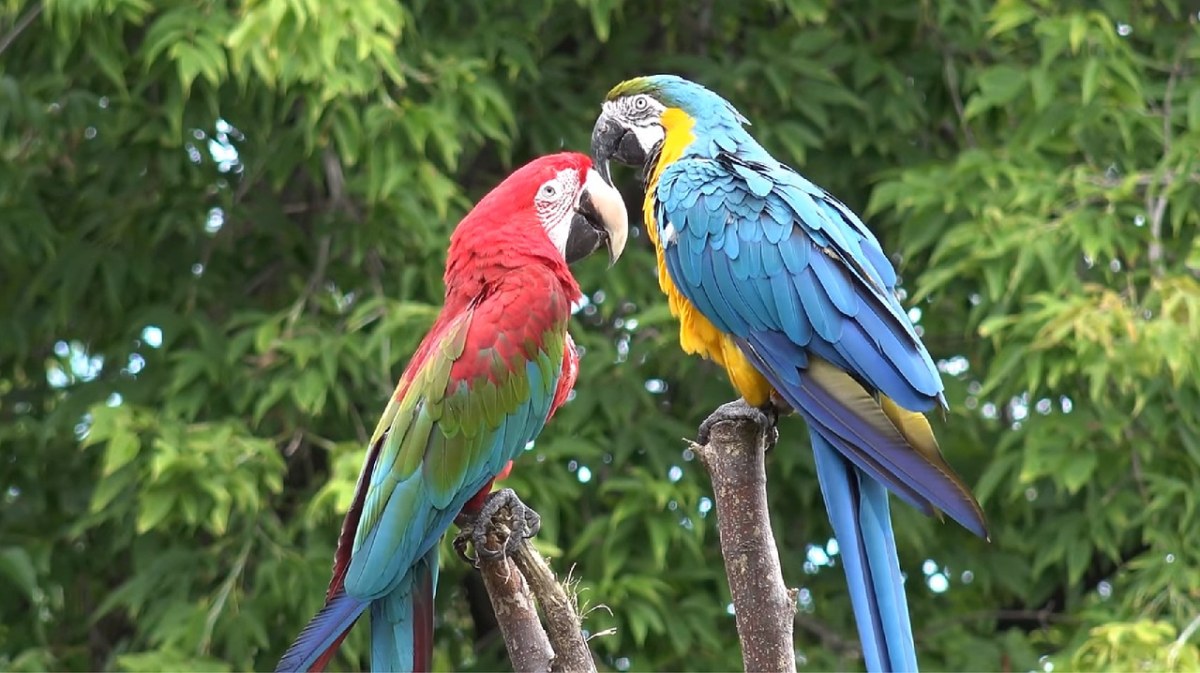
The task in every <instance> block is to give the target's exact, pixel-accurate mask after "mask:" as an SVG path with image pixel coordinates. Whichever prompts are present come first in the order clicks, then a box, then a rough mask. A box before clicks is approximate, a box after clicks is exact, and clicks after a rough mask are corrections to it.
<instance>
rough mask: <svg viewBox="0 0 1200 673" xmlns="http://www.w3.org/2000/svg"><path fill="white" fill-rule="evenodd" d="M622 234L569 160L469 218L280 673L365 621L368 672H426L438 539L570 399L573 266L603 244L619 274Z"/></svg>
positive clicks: (305, 665)
mask: <svg viewBox="0 0 1200 673" xmlns="http://www.w3.org/2000/svg"><path fill="white" fill-rule="evenodd" d="M627 235H628V222H627V214H626V210H625V204H624V201H623V200H622V199H621V195H620V193H619V192H617V190H616V189H614V188H613V187H612V186H611V185H609V184H608V183H607V182H606V181H605V180H603V179H601V177H600V175H599V174H598V173H597V172H596V171H595V170H594V169H593V168H592V166H591V160H590V159H589V158H588V157H587V155H584V154H579V153H573V152H564V153H560V154H554V155H550V156H544V157H541V158H538V159H535V160H534V161H532V162H530V163H528V164H526V165H525V166H523V167H521V168H520V169H518V170H517V171H516V172H514V173H513V174H512V175H510V176H509V177H508V178H506V179H505V180H504V181H503V182H501V183H500V184H499V185H498V186H497V187H496V188H495V189H493V190H492V191H491V192H490V193H489V194H487V195H486V196H484V197H483V198H482V199H481V200H480V201H479V203H478V204H476V206H475V207H474V208H473V209H472V210H471V212H470V213H468V214H467V215H466V217H464V218H463V219H462V221H461V222H460V223H459V224H458V226H457V227H456V228H455V231H454V233H453V234H452V235H451V237H450V251H449V256H448V258H447V261H446V271H445V283H446V294H445V303H444V306H443V307H442V310H441V312H440V313H439V314H438V317H437V318H436V319H435V320H434V323H433V326H432V327H431V328H430V330H429V333H428V334H427V335H426V336H425V338H424V339H423V340H422V341H421V344H420V345H419V346H418V348H417V350H416V352H415V353H414V354H413V356H412V359H411V360H410V361H409V363H408V366H407V367H406V368H405V370H404V373H403V374H402V375H401V376H400V382H399V384H398V385H397V386H396V390H395V392H394V393H393V395H392V397H391V399H390V400H389V401H388V404H387V406H386V408H385V409H384V412H383V416H382V417H381V418H380V419H379V423H378V425H377V426H376V427H375V432H374V433H373V434H372V436H371V441H370V444H369V449H368V451H367V455H366V459H365V461H364V462H363V467H362V472H361V473H360V474H359V477H358V484H357V486H356V487H355V493H354V500H353V503H352V504H351V506H350V509H349V512H348V513H347V514H346V519H345V522H344V523H343V524H342V531H341V535H340V536H339V538H338V546H337V552H336V555H335V560H334V565H333V579H332V581H331V582H330V584H329V590H328V592H327V594H326V599H325V605H324V607H322V608H321V610H320V611H319V612H318V613H317V614H316V616H315V617H313V618H312V620H311V621H310V622H309V623H308V625H307V626H305V627H304V630H303V631H301V632H300V635H299V636H298V637H297V639H296V641H295V643H294V644H293V645H292V646H291V647H290V648H289V649H288V650H287V652H286V653H285V654H284V655H283V658H282V659H281V660H280V662H279V666H278V668H277V669H276V670H277V671H304V670H322V669H323V668H324V667H325V665H326V664H327V663H328V661H329V659H330V658H331V657H332V656H333V654H334V652H335V651H336V650H337V647H338V646H339V645H340V644H341V641H342V639H343V638H344V637H345V635H346V633H347V632H348V631H349V629H350V627H351V626H353V625H354V623H355V621H356V620H357V619H358V617H359V616H360V615H361V614H362V613H363V612H364V611H366V610H368V609H369V610H370V613H371V667H372V669H373V670H385V671H427V670H429V665H430V658H431V656H432V648H433V642H432V637H433V595H434V589H435V586H436V582H437V571H438V540H439V539H440V538H441V537H442V534H443V533H444V532H445V531H446V529H447V528H448V527H449V526H450V523H451V522H452V521H453V520H454V519H455V517H456V515H458V514H459V512H460V510H463V508H464V505H467V504H468V502H471V503H473V504H474V505H475V506H478V505H479V504H480V503H481V502H482V500H483V498H484V497H485V496H486V495H487V494H488V492H489V491H490V489H491V485H492V482H493V480H494V479H495V478H497V477H498V476H503V475H502V474H501V473H502V472H503V473H506V472H507V467H508V466H509V465H511V461H512V460H513V459H514V458H515V457H516V456H517V455H518V454H520V453H521V451H522V450H523V449H524V448H525V446H526V444H527V443H528V442H530V441H532V440H533V439H534V438H535V437H537V436H538V434H539V433H540V432H541V430H542V427H543V425H544V424H545V423H546V421H547V420H548V418H549V417H550V415H552V414H553V413H554V411H555V409H557V408H558V406H559V405H561V404H562V403H563V402H564V401H565V400H566V397H567V393H568V392H570V389H571V386H572V384H573V383H574V380H575V375H576V373H577V372H578V367H577V364H578V355H577V354H576V352H575V349H574V346H573V343H572V342H571V339H570V335H569V334H568V333H567V322H568V318H569V317H570V315H571V305H572V303H573V302H575V301H577V300H579V299H580V297H581V296H582V295H581V293H580V289H579V285H578V284H577V283H576V282H575V279H574V277H573V276H572V275H571V272H570V270H569V268H568V264H570V263H573V262H575V261H577V260H579V259H582V258H584V257H586V256H587V255H589V254H591V253H592V252H593V251H595V250H596V249H597V248H599V247H600V246H601V245H604V246H605V247H606V248H607V249H608V254H609V261H610V264H611V263H612V262H615V261H616V259H617V258H618V257H619V256H620V255H621V251H622V250H623V249H624V247H625V241H626V239H627ZM518 518H519V517H518ZM528 534H532V531H530V532H528ZM477 551H479V550H477Z"/></svg>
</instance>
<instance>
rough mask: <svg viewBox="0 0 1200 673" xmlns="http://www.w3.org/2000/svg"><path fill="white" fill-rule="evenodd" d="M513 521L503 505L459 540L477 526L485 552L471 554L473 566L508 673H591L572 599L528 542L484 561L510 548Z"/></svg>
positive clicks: (592, 666)
mask: <svg viewBox="0 0 1200 673" xmlns="http://www.w3.org/2000/svg"><path fill="white" fill-rule="evenodd" d="M493 495H495V494H493ZM464 516H465V514H464ZM516 516H517V514H516V513H515V512H514V511H513V508H512V507H511V506H510V505H505V506H504V507H501V508H500V509H499V510H497V511H496V514H495V515H494V516H492V517H491V518H490V519H488V520H485V521H473V522H470V523H469V524H468V525H466V526H464V529H463V535H460V537H464V536H467V533H468V531H469V530H470V529H472V528H474V527H475V526H480V525H482V526H483V530H484V539H485V543H484V547H485V549H484V550H483V551H484V553H482V554H481V553H480V551H481V550H479V549H476V550H475V551H476V555H477V556H478V557H479V561H478V562H477V564H476V565H477V567H478V568H479V570H480V572H481V573H482V575H483V581H484V586H485V588H486V589H487V592H488V597H489V599H490V600H491V602H492V607H493V609H494V610H495V612H496V620H497V621H498V622H499V625H500V633H501V635H503V637H504V645H505V647H506V648H507V649H508V654H509V657H510V658H511V659H512V663H513V670H515V671H539V672H547V673H548V672H551V671H552V672H554V673H566V672H571V673H576V672H579V673H596V664H595V662H594V661H593V660H592V654H591V651H590V650H589V649H588V646H587V641H586V640H585V639H584V637H583V632H582V630H581V625H582V620H581V619H580V617H579V612H578V610H577V609H576V606H575V601H574V599H573V598H572V597H571V596H570V595H569V594H568V592H567V591H566V590H565V589H564V588H563V585H562V584H561V583H559V581H558V579H557V578H556V577H555V575H554V572H553V571H552V570H551V569H550V566H549V565H547V563H546V560H545V559H543V558H542V556H541V554H538V553H537V551H536V550H535V549H534V548H533V545H531V544H530V543H529V540H528V539H527V538H522V539H521V540H520V542H519V543H516V545H515V549H511V550H510V554H509V555H508V556H505V557H501V558H498V559H495V560H488V558H489V557H493V556H494V555H495V554H494V553H489V552H499V551H500V550H502V549H504V548H505V546H506V545H508V546H510V547H511V546H512V544H511V543H510V542H509V538H510V536H511V535H512V534H513V529H514V528H515V527H516V526H515V525H514V524H515V517H516ZM464 523H465V520H464ZM467 537H469V536H467ZM456 542H457V541H456ZM460 553H461V550H460ZM531 589H532V593H531V591H530V590H531ZM535 597H536V599H537V603H538V604H540V605H541V607H542V613H543V614H544V615H545V619H546V629H545V630H543V629H542V624H541V622H540V621H539V619H538V613H537V609H536V607H535V604H534V598H535ZM547 634H548V637H547Z"/></svg>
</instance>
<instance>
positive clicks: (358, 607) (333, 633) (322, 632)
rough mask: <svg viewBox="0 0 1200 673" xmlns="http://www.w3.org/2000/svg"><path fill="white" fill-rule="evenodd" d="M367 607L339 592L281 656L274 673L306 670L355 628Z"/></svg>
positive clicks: (294, 672) (343, 592)
mask: <svg viewBox="0 0 1200 673" xmlns="http://www.w3.org/2000/svg"><path fill="white" fill-rule="evenodd" d="M366 607H367V603H366V601H363V600H360V599H357V598H351V597H350V596H347V595H346V592H345V590H344V589H343V590H340V591H338V592H337V593H336V594H334V595H333V596H332V597H331V598H330V599H329V600H327V601H325V606H324V607H322V608H321V610H320V611H319V612H317V614H316V616H314V617H313V618H312V619H311V620H310V621H309V622H308V625H307V626H305V627H304V630H303V631H301V632H300V635H299V636H296V641H295V642H294V643H292V646H291V647H289V648H288V649H287V652H284V653H283V657H282V658H281V659H280V660H279V664H278V665H277V666H276V667H275V671H276V673H282V672H284V671H287V672H288V673H299V672H300V671H308V670H311V669H312V668H313V666H314V665H315V664H316V663H317V662H318V661H320V660H321V659H322V657H323V655H325V653H326V652H327V651H328V650H329V649H330V648H332V647H334V646H335V645H337V644H338V642H339V641H340V640H341V638H342V636H343V635H344V634H345V633H346V631H348V630H349V629H350V627H351V626H354V622H355V621H357V620H358V617H359V615H361V614H362V613H363V610H365V609H366Z"/></svg>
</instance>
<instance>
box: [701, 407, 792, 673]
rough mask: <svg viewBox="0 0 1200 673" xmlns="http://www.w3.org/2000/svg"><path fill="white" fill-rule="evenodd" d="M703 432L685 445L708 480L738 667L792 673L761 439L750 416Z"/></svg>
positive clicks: (788, 608) (786, 595) (786, 604)
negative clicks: (704, 438)
mask: <svg viewBox="0 0 1200 673" xmlns="http://www.w3.org/2000/svg"><path fill="white" fill-rule="evenodd" d="M703 427H704V426H702V428H703ZM702 434H703V432H702ZM708 434H709V437H708V443H707V444H705V445H703V446H702V445H700V444H696V443H694V442H693V443H692V445H691V448H692V450H693V451H695V452H696V455H698V456H700V459H701V461H702V462H703V464H704V466H705V468H706V469H707V470H708V473H709V475H710V476H711V478H712V484H713V495H714V500H715V502H716V511H717V528H718V531H719V533H720V538H721V555H722V556H723V557H724V558H725V574H726V575H727V576H728V578H729V592H730V594H731V595H732V597H733V608H734V618H735V620H736V622H737V630H738V637H739V638H740V639H741V643H742V664H743V666H744V667H745V670H747V671H795V670H796V652H795V645H794V643H793V636H792V630H793V627H794V620H795V617H796V597H795V595H794V594H793V593H791V592H789V591H788V590H787V588H786V587H785V586H784V583H783V572H782V570H781V569H780V566H779V552H778V550H777V549H776V547H775V537H774V534H773V533H772V530H771V518H770V513H769V511H768V509H767V473H766V462H765V452H766V437H765V435H764V432H763V430H762V428H761V426H760V425H759V424H758V423H756V422H754V421H753V420H750V419H745V420H743V419H722V420H718V421H716V422H715V423H713V424H712V425H711V429H710V432H709V433H708Z"/></svg>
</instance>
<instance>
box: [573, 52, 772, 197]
mask: <svg viewBox="0 0 1200 673" xmlns="http://www.w3.org/2000/svg"><path fill="white" fill-rule="evenodd" d="M679 121H684V122H686V125H687V126H688V128H689V129H690V133H691V134H692V135H693V136H697V137H699V136H706V137H712V136H714V135H717V134H722V133H726V134H728V133H735V134H736V133H740V132H742V131H741V127H742V126H743V125H745V124H749V123H750V122H748V121H746V118H745V117H743V116H742V114H741V113H740V112H738V111H737V109H736V108H734V107H733V105H732V104H730V103H729V101H727V100H725V99H724V98H721V97H720V96H718V95H717V94H715V93H713V92H712V91H710V90H708V89H707V88H705V87H704V86H702V85H700V84H697V83H695V82H692V81H690V80H686V79H684V78H682V77H679V76H676V75H649V76H646V77H635V78H633V79H630V80H626V81H624V82H621V83H620V84H618V85H616V86H615V87H613V88H612V90H611V91H609V92H608V96H606V97H605V99H604V104H603V106H602V108H601V113H600V117H599V118H598V119H597V120H596V125H595V127H594V128H593V129H592V160H593V163H594V164H595V167H596V169H597V170H598V171H599V172H600V174H601V175H602V176H604V177H605V178H606V179H610V178H609V171H608V162H609V161H610V160H611V161H616V162H618V163H622V164H626V165H630V166H637V165H644V164H646V163H648V162H649V161H650V160H652V159H653V158H654V157H655V156H657V154H658V152H659V151H660V150H661V149H662V145H663V143H664V142H665V140H666V138H667V134H668V130H669V129H670V128H671V127H673V126H674V125H676V124H677V123H678V122H679ZM610 181H611V179H610Z"/></svg>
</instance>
